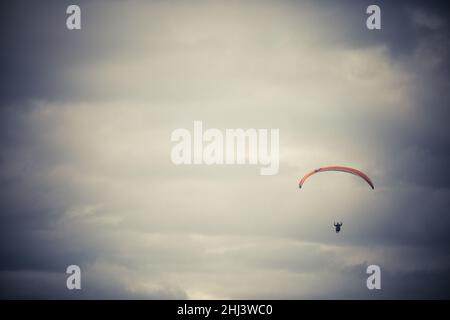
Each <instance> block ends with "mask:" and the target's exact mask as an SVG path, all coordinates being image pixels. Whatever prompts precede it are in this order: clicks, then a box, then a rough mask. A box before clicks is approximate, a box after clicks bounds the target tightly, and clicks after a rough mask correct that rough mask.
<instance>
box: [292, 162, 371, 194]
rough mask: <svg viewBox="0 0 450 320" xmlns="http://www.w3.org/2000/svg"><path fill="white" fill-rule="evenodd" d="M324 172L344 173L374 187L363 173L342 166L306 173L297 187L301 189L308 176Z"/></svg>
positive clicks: (322, 168)
mask: <svg viewBox="0 0 450 320" xmlns="http://www.w3.org/2000/svg"><path fill="white" fill-rule="evenodd" d="M325 171H341V172H346V173H351V174H354V175H356V176H358V177H360V178H362V179H364V180H365V181H366V182H367V183H368V184H369V186H370V187H371V188H372V189H374V188H375V187H374V185H373V183H372V180H370V178H369V177H368V176H367V175H366V174H365V173H364V172H361V171H359V170H357V169H354V168H350V167H342V166H330V167H321V168H318V169H315V170H313V171H311V172H309V173H307V174H306V175H305V176H304V177H303V178H302V179H301V180H300V182H299V184H298V186H299V188H301V187H302V186H303V184H304V183H305V181H306V179H308V178H309V177H310V176H312V175H313V174H316V173H318V172H325Z"/></svg>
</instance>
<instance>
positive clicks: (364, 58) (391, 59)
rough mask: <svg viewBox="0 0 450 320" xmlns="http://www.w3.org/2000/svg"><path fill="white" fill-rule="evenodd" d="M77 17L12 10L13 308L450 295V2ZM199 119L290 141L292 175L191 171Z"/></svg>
mask: <svg viewBox="0 0 450 320" xmlns="http://www.w3.org/2000/svg"><path fill="white" fill-rule="evenodd" d="M77 3H78V4H79V5H80V7H81V14H82V29H81V30H78V31H68V30H67V29H66V22H65V19H66V17H67V15H66V13H65V11H66V7H67V6H68V5H69V4H72V2H68V1H58V2H56V1H39V2H37V1H36V2H32V3H31V4H30V3H28V2H26V1H14V2H12V4H10V5H4V7H2V10H1V11H0V15H1V19H0V33H1V43H2V44H1V46H2V50H1V51H0V143H1V147H2V149H1V152H0V185H1V189H0V190H1V192H0V228H1V229H0V297H1V298H69V299H70V298H144V299H177V298H186V299H205V298H212V299H215V298H220V299H229V298H231V299H259V298H271V299H281V298H286V299H310V298H326V299H346V298H360V299H372V298H449V297H450V286H449V283H450V233H449V231H450V217H449V207H450V189H449V188H450V183H449V181H450V179H449V178H450V169H449V168H450V167H449V161H450V140H449V138H450V126H449V125H448V122H449V119H450V109H449V108H450V105H449V92H450V82H449V39H450V38H449V19H448V12H450V10H449V8H448V5H447V4H444V2H442V3H440V2H437V1H427V2H425V1H424V2H423V3H422V2H417V1H395V2H394V3H393V1H390V2H389V3H388V2H387V1H386V3H385V2H384V1H377V4H378V5H379V6H380V7H381V18H382V19H381V23H382V29H381V30H375V31H370V30H368V29H367V28H366V18H367V14H366V13H365V11H366V8H367V6H368V5H370V4H373V3H372V1H229V0H228V1H142V2H141V1H129V2H128V1H127V2H126V3H125V2H119V1H78V2H77ZM194 120H201V121H203V126H204V128H205V129H208V128H217V129H219V130H223V132H224V131H225V129H233V128H244V129H247V128H255V129H271V128H278V129H279V130H280V170H279V173H278V174H277V175H273V176H261V175H260V174H259V168H260V166H254V165H240V166H236V165H234V166H233V165H231V166H230V165H229V166H227V165H223V166H220V165H213V166H206V165H205V166H201V165H200V166H199V165H197V166H187V165H184V166H183V165H181V166H175V165H174V164H173V163H172V161H171V158H170V153H171V149H172V147H173V146H174V143H173V142H171V140H170V136H171V133H172V131H173V130H175V129H177V128H186V129H188V130H191V131H192V130H193V122H194ZM323 165H348V166H352V167H356V168H358V169H360V170H362V171H364V172H366V173H367V174H368V175H369V176H370V177H371V179H372V180H373V182H374V184H375V189H374V190H372V189H371V188H370V187H369V186H368V185H367V184H365V183H364V181H363V180H361V179H357V178H356V177H354V176H352V175H346V174H342V173H322V174H318V175H316V176H314V177H312V178H311V179H310V180H308V182H307V184H305V187H304V188H303V189H301V190H299V189H298V180H299V179H300V178H301V177H302V176H303V175H304V174H305V173H307V172H308V171H310V170H312V169H314V168H317V167H320V166H323ZM337 220H339V221H341V220H343V221H344V226H343V229H342V232H341V233H340V234H338V235H337V234H336V233H335V232H334V229H333V226H332V224H333V221H337ZM71 264H76V265H79V266H80V267H81V272H82V290H81V291H69V290H67V289H66V277H67V275H66V274H65V270H66V267H67V266H68V265H71ZM370 264H376V265H379V266H380V268H381V272H382V290H379V291H376V290H372V291H369V290H368V289H367V288H366V278H367V276H368V275H367V274H366V273H365V272H366V267H367V266H368V265H370Z"/></svg>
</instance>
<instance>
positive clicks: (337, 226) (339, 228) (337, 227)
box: [333, 222, 343, 233]
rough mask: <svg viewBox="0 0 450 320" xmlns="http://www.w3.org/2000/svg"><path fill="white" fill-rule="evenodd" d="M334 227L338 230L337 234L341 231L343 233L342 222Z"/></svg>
mask: <svg viewBox="0 0 450 320" xmlns="http://www.w3.org/2000/svg"><path fill="white" fill-rule="evenodd" d="M333 225H334V227H335V228H336V233H339V231H341V227H342V225H343V223H342V222H341V223H339V222H338V223H336V222H335V223H334V224H333Z"/></svg>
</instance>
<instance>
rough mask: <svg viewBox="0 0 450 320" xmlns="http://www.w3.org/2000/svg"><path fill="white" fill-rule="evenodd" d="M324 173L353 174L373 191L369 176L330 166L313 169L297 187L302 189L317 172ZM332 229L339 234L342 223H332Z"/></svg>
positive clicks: (349, 169)
mask: <svg viewBox="0 0 450 320" xmlns="http://www.w3.org/2000/svg"><path fill="white" fill-rule="evenodd" d="M326 171H340V172H345V173H350V174H353V175H355V176H358V177H360V178H361V179H363V180H364V181H366V182H367V183H368V184H369V186H370V187H371V188H372V189H374V188H375V187H374V185H373V182H372V180H370V178H369V176H367V175H366V174H365V173H364V172H362V171H359V170H357V169H354V168H350V167H342V166H330V167H321V168H318V169H315V170H313V171H311V172H309V173H307V174H306V175H305V176H304V177H303V178H302V179H301V180H300V182H299V184H298V187H299V188H300V189H301V188H302V187H303V184H304V183H305V181H306V180H307V179H308V178H309V177H310V176H312V175H314V174H316V173H318V172H326ZM333 225H334V228H335V229H336V233H339V232H340V231H341V227H342V225H343V223H342V222H341V223H339V222H338V223H336V222H334V223H333Z"/></svg>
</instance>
